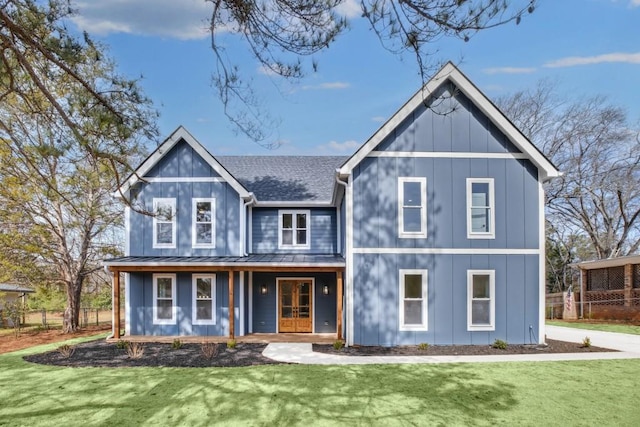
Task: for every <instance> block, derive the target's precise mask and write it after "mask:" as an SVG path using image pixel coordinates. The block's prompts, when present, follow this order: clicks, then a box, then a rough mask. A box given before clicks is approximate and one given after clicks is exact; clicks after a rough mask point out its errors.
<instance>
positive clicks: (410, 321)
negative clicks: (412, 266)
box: [399, 270, 428, 331]
mask: <svg viewBox="0 0 640 427" xmlns="http://www.w3.org/2000/svg"><path fill="white" fill-rule="evenodd" d="M427 296H428V292H427V270H400V298H399V301H400V307H399V313H400V330H401V331H416V330H422V331H426V330H427V307H428V299H427Z"/></svg>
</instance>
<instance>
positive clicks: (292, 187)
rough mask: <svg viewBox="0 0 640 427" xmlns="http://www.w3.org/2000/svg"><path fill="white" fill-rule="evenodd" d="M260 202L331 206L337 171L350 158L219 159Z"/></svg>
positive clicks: (228, 157)
mask: <svg viewBox="0 0 640 427" xmlns="http://www.w3.org/2000/svg"><path fill="white" fill-rule="evenodd" d="M216 159H217V160H218V161H219V162H220V163H221V164H222V166H224V168H225V169H227V170H228V171H229V172H230V173H231V175H233V177H234V178H236V179H237V180H238V181H239V182H240V183H241V184H242V185H243V186H244V187H245V188H246V189H247V190H249V191H251V192H252V193H253V194H254V195H255V196H256V198H257V199H258V201H259V202H314V203H330V202H331V199H332V196H333V188H334V185H335V175H336V169H338V168H339V167H340V166H341V165H342V164H343V163H344V162H345V161H346V160H347V157H337V156H216Z"/></svg>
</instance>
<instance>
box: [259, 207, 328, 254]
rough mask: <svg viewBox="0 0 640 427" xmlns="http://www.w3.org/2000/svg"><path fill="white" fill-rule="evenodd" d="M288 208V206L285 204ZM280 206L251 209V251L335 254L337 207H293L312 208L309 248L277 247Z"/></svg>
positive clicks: (262, 252)
mask: <svg viewBox="0 0 640 427" xmlns="http://www.w3.org/2000/svg"><path fill="white" fill-rule="evenodd" d="M283 209H285V210H288V209H289V208H283ZM279 210H280V209H278V208H253V209H252V221H251V223H252V229H251V231H252V240H253V244H252V250H251V252H252V253H255V254H267V253H270V254H273V253H291V252H304V253H310V254H334V253H336V252H337V244H336V232H337V231H336V230H337V225H336V209H335V208H308V209H307V208H295V209H294V210H309V211H310V214H311V222H310V225H311V227H310V229H309V234H310V239H311V240H310V243H311V245H310V248H309V249H290V248H287V249H279V248H278V232H279V230H278V211H279Z"/></svg>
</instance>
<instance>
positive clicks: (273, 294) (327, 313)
mask: <svg viewBox="0 0 640 427" xmlns="http://www.w3.org/2000/svg"><path fill="white" fill-rule="evenodd" d="M282 277H305V278H306V277H312V278H314V279H315V287H314V290H313V311H314V317H315V324H314V329H315V332H316V333H335V332H336V316H337V311H336V303H337V300H336V295H337V288H336V275H335V274H332V273H314V274H306V273H304V272H301V273H253V325H252V326H253V332H255V333H275V332H276V331H277V325H276V323H277V313H276V299H277V297H278V295H277V290H276V279H277V278H282ZM262 285H266V286H267V289H268V290H267V294H266V295H263V294H261V293H260V288H261V286H262ZM324 285H328V286H329V295H323V294H322V286H324Z"/></svg>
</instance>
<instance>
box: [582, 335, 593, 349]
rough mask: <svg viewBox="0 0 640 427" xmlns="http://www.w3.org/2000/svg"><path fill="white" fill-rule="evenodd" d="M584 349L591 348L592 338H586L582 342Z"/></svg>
mask: <svg viewBox="0 0 640 427" xmlns="http://www.w3.org/2000/svg"><path fill="white" fill-rule="evenodd" d="M582 347H584V348H589V347H591V338H589V337H584V339H583V340H582Z"/></svg>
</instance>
